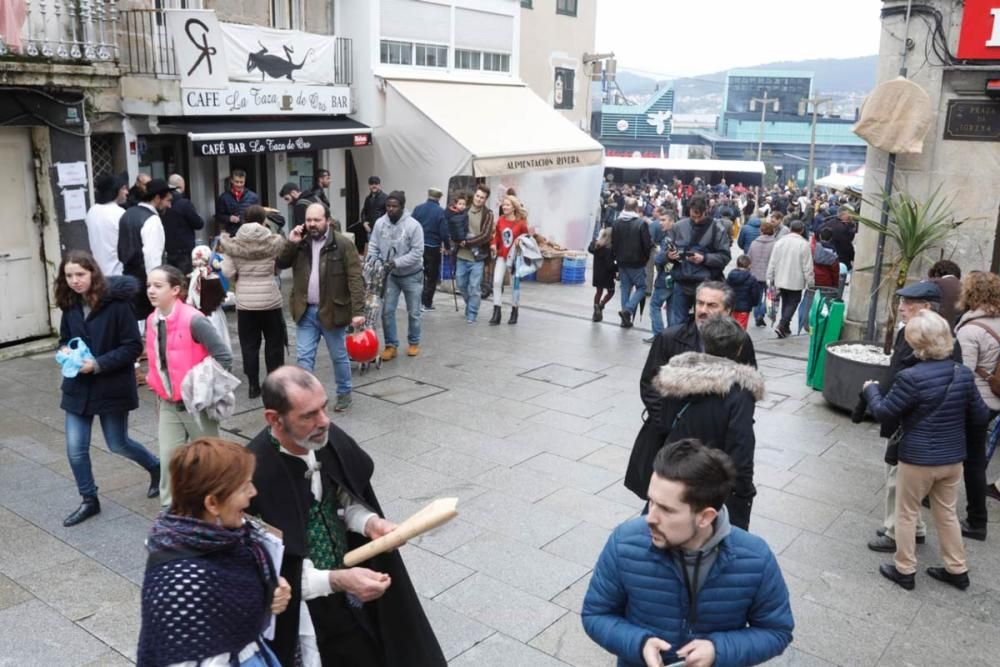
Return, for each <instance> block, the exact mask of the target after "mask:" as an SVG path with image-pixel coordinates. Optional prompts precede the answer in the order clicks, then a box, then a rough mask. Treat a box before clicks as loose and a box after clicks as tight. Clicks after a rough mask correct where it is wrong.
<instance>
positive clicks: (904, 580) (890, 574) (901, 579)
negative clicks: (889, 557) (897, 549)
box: [878, 563, 943, 591]
mask: <svg viewBox="0 0 1000 667" xmlns="http://www.w3.org/2000/svg"><path fill="white" fill-rule="evenodd" d="M930 569H933V568H930ZM942 569H943V568H942ZM878 571H879V574H881V575H882V576H883V577H885V578H886V579H888V580H889V581H891V582H892V583H894V584H896V585H897V586H899V587H901V588H905V589H906V590H908V591H912V590H913V589H914V587H916V585H917V582H916V577H914V576H913V575H912V574H903V573H902V572H900V571H899V570H897V569H896V566H895V565H893V564H892V563H882V564H881V565H879V566H878ZM928 574H930V572H928ZM931 576H933V575H931Z"/></svg>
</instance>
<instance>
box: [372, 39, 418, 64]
mask: <svg viewBox="0 0 1000 667" xmlns="http://www.w3.org/2000/svg"><path fill="white" fill-rule="evenodd" d="M380 60H381V61H382V62H383V63H385V64H386V65H412V64H413V42H398V41H395V40H391V39H383V40H382V45H381V58H380Z"/></svg>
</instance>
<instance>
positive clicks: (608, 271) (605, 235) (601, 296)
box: [587, 227, 618, 322]
mask: <svg viewBox="0 0 1000 667" xmlns="http://www.w3.org/2000/svg"><path fill="white" fill-rule="evenodd" d="M587 252H589V253H590V254H591V255H593V256H594V272H593V275H592V277H591V281H590V282H591V285H593V287H594V315H593V317H592V318H591V319H592V320H593V321H594V322H600V321H601V320H603V319H604V306H606V305H607V304H608V301H611V299H612V298H613V297H614V295H615V279H616V278H617V277H618V266H617V265H616V264H615V251H614V248H612V247H611V228H610V227H604V228H603V229H601V231H600V233H598V235H597V238H596V239H594V240H593V241H591V242H590V246H589V247H588V248H587Z"/></svg>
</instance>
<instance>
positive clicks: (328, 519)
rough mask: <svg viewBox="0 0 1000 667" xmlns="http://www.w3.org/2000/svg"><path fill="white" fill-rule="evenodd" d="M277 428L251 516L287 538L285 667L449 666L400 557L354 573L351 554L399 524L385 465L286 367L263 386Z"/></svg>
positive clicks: (280, 643) (305, 378)
mask: <svg viewBox="0 0 1000 667" xmlns="http://www.w3.org/2000/svg"><path fill="white" fill-rule="evenodd" d="M261 390H262V392H261V398H262V400H263V402H264V417H265V419H266V420H267V428H265V429H264V430H263V431H261V432H260V433H258V434H257V437H255V438H254V439H253V440H252V441H251V442H250V444H249V445H247V448H248V449H249V450H250V451H251V452H253V454H254V456H256V457H257V467H256V469H255V471H254V475H253V483H254V486H255V487H256V489H257V495H256V496H255V497H254V498H253V499H252V500H251V502H250V506H249V508H248V510H247V511H248V512H249V513H250V514H252V515H256V516H259V517H260V518H261V519H263V520H264V521H266V522H267V523H269V524H270V525H272V526H274V527H275V528H277V529H278V530H280V531H281V532H282V539H283V540H284V545H285V551H284V556H283V559H282V563H281V576H283V577H284V578H285V579H286V580H287V581H288V582H289V584H290V585H291V588H292V597H291V601H290V602H289V604H288V609H287V610H286V611H285V613H283V614H281V615H280V616H279V617H278V618H277V625H276V628H275V633H274V639H273V640H271V641H270V642H268V643H269V645H270V647H271V649H272V650H273V651H274V652H275V653H276V654H277V656H278V659H279V660H280V661H281V664H282V665H286V666H291V665H302V666H303V667H319V666H320V665H352V666H353V667H404V665H405V667H444V665H445V664H446V663H445V659H444V655H443V654H442V652H441V648H440V646H439V645H438V642H437V639H436V638H435V636H434V632H433V630H432V629H431V626H430V624H429V623H428V621H427V617H426V616H425V615H424V611H423V608H422V607H421V606H420V601H419V599H418V598H417V594H416V591H415V590H414V589H413V585H412V583H411V582H410V578H409V575H408V574H407V572H406V567H405V565H404V564H403V560H402V558H401V557H400V555H399V553H398V552H396V551H392V552H389V553H384V554H381V555H379V556H375V557H374V558H372V559H370V560H368V561H366V562H365V563H364V565H363V566H358V567H345V566H344V554H345V553H346V552H348V551H350V550H352V549H355V548H357V547H359V546H361V545H363V544H365V543H367V542H368V541H369V540H374V539H377V538H379V537H381V536H383V535H385V534H387V533H389V532H391V531H392V530H394V529H395V528H396V525H395V524H394V523H392V522H391V521H388V520H386V519H385V518H384V516H383V512H382V510H381V508H380V507H379V502H378V498H377V497H376V496H375V492H374V491H373V490H372V487H371V478H372V473H373V472H374V468H375V464H374V463H373V462H372V460H371V458H370V457H369V456H368V454H366V453H365V452H364V450H363V449H361V447H359V446H358V444H357V443H356V442H355V441H354V439H353V438H351V437H350V436H349V435H347V433H345V432H344V431H342V430H341V429H340V428H338V427H337V426H336V425H334V424H332V423H331V422H330V418H329V416H327V405H328V402H329V401H328V399H327V395H326V391H325V390H324V389H323V385H322V384H320V382H319V380H317V379H316V378H315V377H314V376H313V375H312V374H311V373H309V372H308V371H305V370H303V369H301V368H298V367H296V366H282V367H281V368H279V369H277V370H276V371H274V372H273V373H271V374H270V375H268V376H267V379H266V380H265V381H264V385H263V387H262V388H261Z"/></svg>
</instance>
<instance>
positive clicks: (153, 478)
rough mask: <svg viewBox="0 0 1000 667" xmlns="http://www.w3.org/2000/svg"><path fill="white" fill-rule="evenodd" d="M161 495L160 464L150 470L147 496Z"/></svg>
mask: <svg viewBox="0 0 1000 667" xmlns="http://www.w3.org/2000/svg"><path fill="white" fill-rule="evenodd" d="M159 495H160V464H159V463H157V464H156V467H155V468H151V469H150V470H149V488H148V489H146V497H147V498H156V497H157V496H159Z"/></svg>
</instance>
